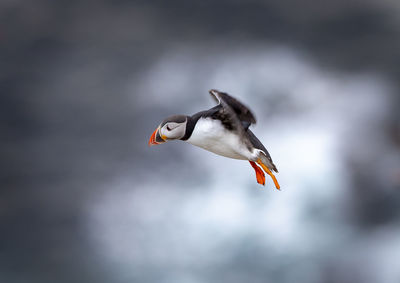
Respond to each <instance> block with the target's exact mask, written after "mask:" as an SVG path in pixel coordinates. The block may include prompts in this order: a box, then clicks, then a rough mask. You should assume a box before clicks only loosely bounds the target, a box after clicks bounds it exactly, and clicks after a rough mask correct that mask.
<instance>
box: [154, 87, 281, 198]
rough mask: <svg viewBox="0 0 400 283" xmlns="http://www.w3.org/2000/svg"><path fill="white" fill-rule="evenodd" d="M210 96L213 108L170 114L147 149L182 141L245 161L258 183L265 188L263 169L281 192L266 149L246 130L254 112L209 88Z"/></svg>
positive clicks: (253, 119)
mask: <svg viewBox="0 0 400 283" xmlns="http://www.w3.org/2000/svg"><path fill="white" fill-rule="evenodd" d="M209 93H210V94H211V96H212V97H213V98H214V99H215V101H216V102H217V105H216V106H214V107H212V108H210V109H208V110H205V111H201V112H198V113H196V114H194V115H192V116H187V115H173V116H170V117H168V118H166V119H164V121H162V122H161V124H160V125H159V126H158V127H157V128H156V130H155V131H154V132H153V134H152V135H151V137H150V140H149V146H153V145H159V144H162V143H165V142H167V141H170V140H182V141H185V142H188V143H190V144H192V145H195V146H198V147H201V148H203V149H205V150H208V151H211V152H213V153H215V154H218V155H221V156H224V157H228V158H233V159H240V160H248V161H249V162H250V165H251V166H252V167H253V169H254V171H255V173H256V179H257V183H259V184H261V185H265V174H264V172H263V170H264V171H265V173H267V174H268V175H269V176H270V177H271V179H272V180H273V182H274V184H275V187H276V189H278V190H280V186H279V183H278V181H277V179H276V177H275V176H274V174H273V173H272V172H276V173H278V169H277V168H276V166H275V164H274V163H273V161H272V158H271V156H270V154H269V153H268V151H267V149H266V148H265V147H264V145H263V144H262V143H261V142H260V140H259V139H258V138H257V137H256V136H255V135H254V134H253V132H252V131H251V130H250V129H249V127H250V125H251V124H255V123H256V119H255V117H254V115H253V113H252V112H251V111H250V109H249V108H248V107H246V106H245V105H244V104H243V103H241V102H240V101H239V100H237V99H236V98H234V97H232V96H230V95H229V94H227V93H225V92H220V91H218V90H215V89H212V90H210V91H209Z"/></svg>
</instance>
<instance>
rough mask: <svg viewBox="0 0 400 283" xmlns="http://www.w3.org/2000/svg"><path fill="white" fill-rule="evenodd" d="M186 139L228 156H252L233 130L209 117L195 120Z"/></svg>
mask: <svg viewBox="0 0 400 283" xmlns="http://www.w3.org/2000/svg"><path fill="white" fill-rule="evenodd" d="M186 141H187V142H188V143H190V144H192V145H196V146H198V147H201V148H203V149H205V150H208V151H211V152H213V153H215V154H218V155H222V156H225V157H229V158H234V159H242V160H248V159H249V158H251V156H252V152H250V150H249V149H248V148H247V147H246V146H245V144H243V142H242V141H241V139H240V137H239V136H238V135H237V134H236V133H235V132H232V131H229V130H227V129H226V128H225V127H224V126H223V125H222V123H221V121H220V120H217V119H212V118H210V117H206V118H204V117H201V118H200V119H199V120H197V123H196V125H195V127H194V129H193V132H192V134H191V136H190V138H189V139H187V140H186Z"/></svg>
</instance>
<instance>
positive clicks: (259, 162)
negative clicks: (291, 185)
mask: <svg viewBox="0 0 400 283" xmlns="http://www.w3.org/2000/svg"><path fill="white" fill-rule="evenodd" d="M257 163H258V164H259V165H260V166H261V167H262V169H264V171H265V173H267V174H268V175H269V176H270V177H271V179H272V181H274V184H275V187H276V189H277V190H280V189H281V186H280V185H279V183H278V180H277V179H276V178H275V175H274V174H273V173H272V172H271V170H269V169H268V167H267V166H266V165H265V164H264V163H262V161H261V159H258V160H257Z"/></svg>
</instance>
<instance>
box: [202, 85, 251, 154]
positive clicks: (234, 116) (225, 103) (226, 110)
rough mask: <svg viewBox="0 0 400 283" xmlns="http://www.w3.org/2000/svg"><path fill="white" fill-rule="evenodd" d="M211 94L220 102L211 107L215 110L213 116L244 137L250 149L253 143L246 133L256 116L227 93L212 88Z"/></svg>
mask: <svg viewBox="0 0 400 283" xmlns="http://www.w3.org/2000/svg"><path fill="white" fill-rule="evenodd" d="M210 94H211V95H212V96H213V97H214V98H215V99H216V100H217V101H218V102H219V104H218V105H217V106H215V107H214V108H212V109H210V110H213V111H214V112H213V114H212V115H211V117H213V118H215V119H218V120H220V121H221V123H222V124H223V125H224V127H225V128H227V129H228V130H231V131H235V132H237V134H238V135H239V136H241V137H242V140H243V142H244V143H245V144H246V146H247V147H248V148H249V149H250V148H252V144H251V142H250V140H249V139H248V136H247V134H246V130H247V128H248V127H249V125H250V123H251V122H250V121H254V122H255V119H254V116H253V114H251V112H250V110H249V109H247V108H246V107H245V106H244V105H243V104H241V103H240V102H239V101H237V100H236V99H234V98H233V97H231V96H229V95H228V94H226V93H222V92H219V91H216V90H210ZM232 105H233V107H232ZM235 109H237V111H235ZM238 113H239V114H238ZM240 118H242V119H244V120H242V119H240Z"/></svg>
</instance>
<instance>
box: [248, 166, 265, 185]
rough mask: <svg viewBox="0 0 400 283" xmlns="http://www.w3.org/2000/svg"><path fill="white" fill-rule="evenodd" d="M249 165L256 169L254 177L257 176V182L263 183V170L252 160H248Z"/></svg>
mask: <svg viewBox="0 0 400 283" xmlns="http://www.w3.org/2000/svg"><path fill="white" fill-rule="evenodd" d="M249 162H250V165H251V166H252V167H253V168H254V171H256V178H257V183H259V184H260V185H263V186H264V185H265V174H264V172H263V171H262V170H261V168H260V167H258V166H257V164H256V163H255V162H253V161H249Z"/></svg>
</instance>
